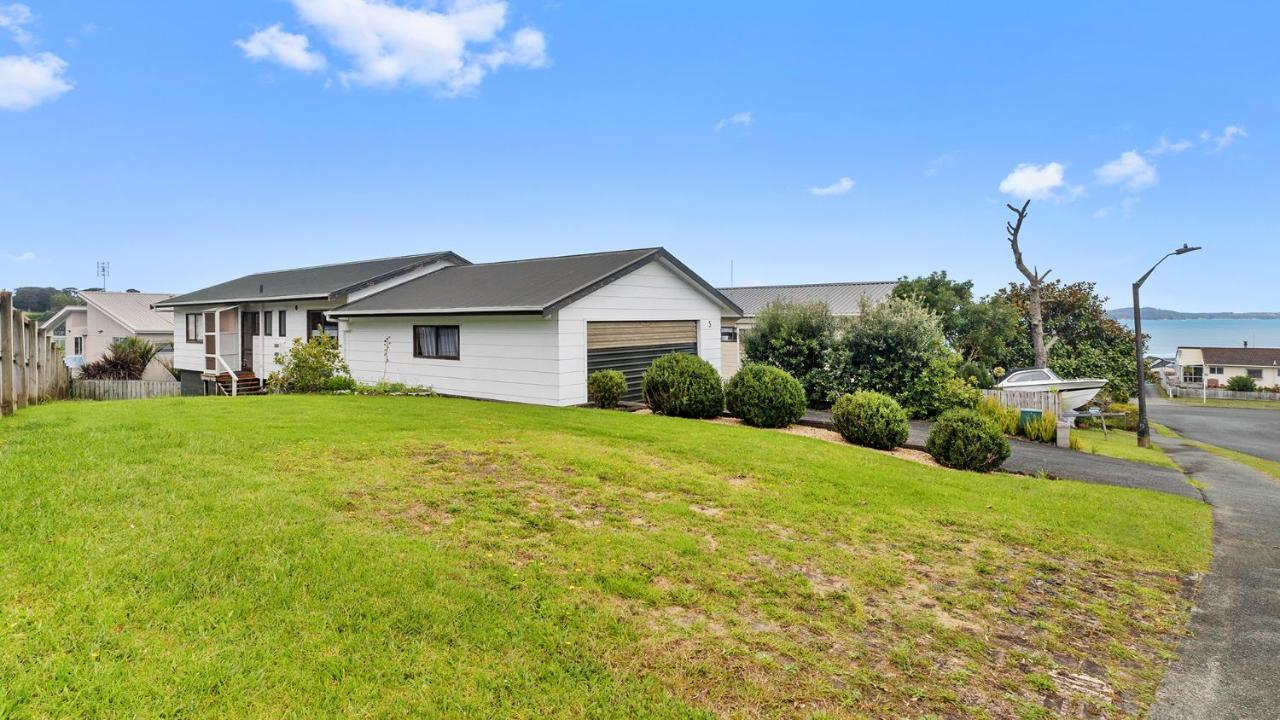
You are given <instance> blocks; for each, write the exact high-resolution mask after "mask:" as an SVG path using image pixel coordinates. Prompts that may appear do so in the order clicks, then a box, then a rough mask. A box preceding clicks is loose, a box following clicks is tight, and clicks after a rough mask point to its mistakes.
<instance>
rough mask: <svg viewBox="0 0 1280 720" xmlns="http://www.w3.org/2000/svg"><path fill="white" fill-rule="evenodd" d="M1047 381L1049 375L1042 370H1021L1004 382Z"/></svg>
mask: <svg viewBox="0 0 1280 720" xmlns="http://www.w3.org/2000/svg"><path fill="white" fill-rule="evenodd" d="M1048 379H1049V374H1048V373H1046V372H1045V371H1043V370H1023V371H1022V372H1016V373H1014V374H1012V375H1010V376H1009V379H1008V380H1007V381H1006V382H1011V383H1019V382H1040V381H1044V380H1048Z"/></svg>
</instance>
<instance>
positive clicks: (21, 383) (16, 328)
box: [0, 290, 71, 416]
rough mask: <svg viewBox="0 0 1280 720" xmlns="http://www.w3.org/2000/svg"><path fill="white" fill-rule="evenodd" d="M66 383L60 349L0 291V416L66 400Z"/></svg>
mask: <svg viewBox="0 0 1280 720" xmlns="http://www.w3.org/2000/svg"><path fill="white" fill-rule="evenodd" d="M70 380H71V375H70V372H69V371H68V370H67V365H66V363H65V362H63V350H62V348H61V347H59V346H58V345H56V344H55V343H54V342H53V338H52V336H51V335H49V334H48V333H46V332H45V331H43V330H41V329H40V324H39V323H38V322H37V321H36V318H35V316H33V315H28V314H26V313H24V312H22V311H21V310H15V309H14V307H13V293H11V292H9V291H7V290H0V416H4V415H12V414H13V413H14V412H15V411H17V410H21V409H22V408H25V407H27V406H28V405H35V404H36V403H41V402H44V401H46V400H55V399H58V398H63V397H66V395H67V390H68V387H69V385H70Z"/></svg>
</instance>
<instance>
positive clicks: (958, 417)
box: [925, 409, 1009, 472]
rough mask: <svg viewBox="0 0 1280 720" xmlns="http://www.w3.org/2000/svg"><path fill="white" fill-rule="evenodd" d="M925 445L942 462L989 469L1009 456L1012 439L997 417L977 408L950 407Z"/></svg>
mask: <svg viewBox="0 0 1280 720" xmlns="http://www.w3.org/2000/svg"><path fill="white" fill-rule="evenodd" d="M925 449H926V450H928V451H929V454H930V455H932V456H933V459H934V460H937V461H938V462H939V463H941V464H942V465H945V466H947V467H949V468H956V469H957V470H975V471H977V472H989V471H991V470H995V469H996V468H998V467H1000V465H1001V464H1003V463H1004V461H1005V460H1006V459H1008V457H1009V441H1008V440H1006V439H1005V437H1004V435H1003V434H1001V432H1000V427H999V426H997V425H996V423H995V421H993V420H992V419H990V418H988V417H985V416H983V415H981V414H979V413H978V412H977V411H975V410H962V409H961V410H948V411H946V412H945V413H943V414H942V416H941V417H939V418H938V420H937V422H935V423H934V424H933V429H932V430H930V431H929V441H928V443H927V444H926V445H925Z"/></svg>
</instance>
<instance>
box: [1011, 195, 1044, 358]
mask: <svg viewBox="0 0 1280 720" xmlns="http://www.w3.org/2000/svg"><path fill="white" fill-rule="evenodd" d="M1030 205H1031V201H1030V200H1028V201H1026V202H1024V203H1022V207H1021V208H1016V207H1014V206H1013V205H1006V207H1008V208H1009V209H1010V210H1012V211H1013V214H1014V215H1017V216H1018V219H1017V220H1016V221H1015V222H1007V223H1005V229H1006V230H1007V231H1008V233H1009V246H1010V247H1011V248H1013V264H1014V265H1017V266H1018V272H1020V273H1022V275H1023V277H1025V278H1026V279H1027V284H1028V285H1029V286H1030V287H1031V348H1032V350H1033V351H1034V352H1035V356H1036V367H1041V368H1042V367H1047V366H1048V364H1049V348H1048V346H1046V345H1045V342H1044V320H1043V318H1042V317H1041V314H1040V286H1041V284H1043V283H1044V280H1045V278H1047V277H1049V273H1051V272H1053V271H1052V270H1045V271H1044V273H1043V274H1042V273H1040V269H1039V268H1037V267H1031V268H1028V267H1027V264H1026V263H1025V262H1023V261H1022V248H1021V247H1019V246H1018V235H1019V234H1021V233H1022V221H1024V220H1026V219H1027V208H1028V207H1029V206H1030Z"/></svg>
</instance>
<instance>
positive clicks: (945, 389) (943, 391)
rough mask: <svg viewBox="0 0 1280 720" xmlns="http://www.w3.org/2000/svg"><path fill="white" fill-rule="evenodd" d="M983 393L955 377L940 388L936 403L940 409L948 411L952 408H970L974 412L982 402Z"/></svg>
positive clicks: (962, 379) (966, 381)
mask: <svg viewBox="0 0 1280 720" xmlns="http://www.w3.org/2000/svg"><path fill="white" fill-rule="evenodd" d="M982 398H983V395H982V391H981V390H979V389H978V388H977V387H975V386H974V385H973V383H971V382H969V381H968V380H965V379H964V378H958V377H953V378H951V379H950V380H947V381H946V382H944V383H942V385H941V386H940V387H939V388H938V396H937V400H936V403H937V405H938V407H939V409H941V410H943V411H946V410H951V409H952V408H968V409H969V410H972V409H974V408H976V407H978V403H980V402H982Z"/></svg>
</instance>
